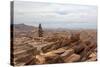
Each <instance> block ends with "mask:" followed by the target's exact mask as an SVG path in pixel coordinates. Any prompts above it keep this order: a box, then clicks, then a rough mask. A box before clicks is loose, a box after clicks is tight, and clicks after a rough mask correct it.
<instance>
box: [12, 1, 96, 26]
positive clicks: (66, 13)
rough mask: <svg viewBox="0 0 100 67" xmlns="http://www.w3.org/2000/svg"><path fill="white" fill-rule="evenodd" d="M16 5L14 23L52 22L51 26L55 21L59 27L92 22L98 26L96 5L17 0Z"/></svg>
mask: <svg viewBox="0 0 100 67" xmlns="http://www.w3.org/2000/svg"><path fill="white" fill-rule="evenodd" d="M14 7H15V9H14V15H15V16H14V23H25V24H31V25H36V24H38V23H42V24H45V25H48V24H51V25H49V26H50V27H53V25H54V23H55V24H56V25H57V24H58V27H59V26H60V25H66V24H69V23H71V24H72V23H80V24H81V25H82V23H86V24H87V23H88V25H91V23H92V24H94V27H96V22H97V7H96V6H83V5H71V4H54V3H37V2H35V3H33V2H23V1H22V2H21V1H15V5H14ZM59 24H60V25H59ZM83 25H84V24H83ZM49 26H46V27H49ZM92 26H93V25H92ZM54 27H55V26H54ZM63 27H66V26H63Z"/></svg>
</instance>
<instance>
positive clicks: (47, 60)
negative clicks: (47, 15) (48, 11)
mask: <svg viewBox="0 0 100 67" xmlns="http://www.w3.org/2000/svg"><path fill="white" fill-rule="evenodd" d="M22 26H23V27H22ZM26 28H28V29H29V30H28V29H26ZM37 29H38V28H36V27H31V26H30V27H28V26H25V25H24V24H22V25H21V28H20V27H19V26H18V27H17V26H16V27H15V28H14V40H13V47H12V48H13V49H14V50H13V51H14V52H13V55H14V58H13V60H14V61H13V63H14V65H15V66H17V65H18V66H19V65H21V66H22V65H37V64H54V63H71V62H86V61H96V60H97V31H96V30H65V31H57V30H56V32H54V31H53V32H52V31H45V30H44V34H43V37H38V36H37Z"/></svg>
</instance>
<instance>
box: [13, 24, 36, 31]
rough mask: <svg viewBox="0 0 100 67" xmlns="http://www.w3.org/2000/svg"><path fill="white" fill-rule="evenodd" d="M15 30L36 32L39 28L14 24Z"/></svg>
mask: <svg viewBox="0 0 100 67" xmlns="http://www.w3.org/2000/svg"><path fill="white" fill-rule="evenodd" d="M14 30H16V31H22V32H23V31H34V30H37V27H35V26H29V25H25V24H14Z"/></svg>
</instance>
